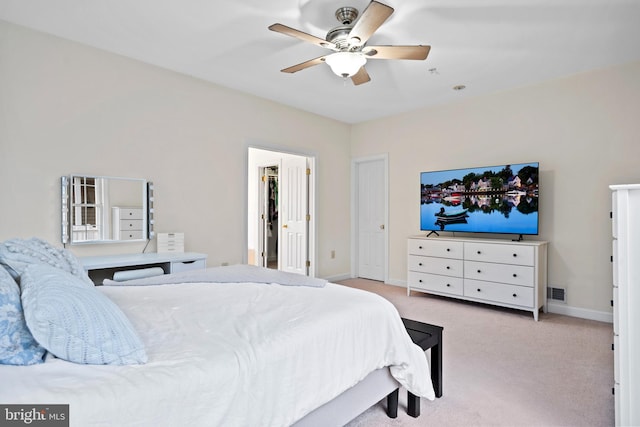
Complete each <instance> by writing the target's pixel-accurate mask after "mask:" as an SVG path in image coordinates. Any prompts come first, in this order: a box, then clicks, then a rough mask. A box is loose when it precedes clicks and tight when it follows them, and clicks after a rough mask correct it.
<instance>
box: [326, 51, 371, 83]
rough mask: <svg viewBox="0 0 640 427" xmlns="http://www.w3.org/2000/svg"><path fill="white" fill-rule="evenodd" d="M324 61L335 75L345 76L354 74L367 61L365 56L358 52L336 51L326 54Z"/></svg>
mask: <svg viewBox="0 0 640 427" xmlns="http://www.w3.org/2000/svg"><path fill="white" fill-rule="evenodd" d="M325 62H326V63H327V64H329V67H331V71H333V73H334V74H335V75H337V76H339V77H344V78H347V77H351V76H353V75H354V74H356V73H357V72H358V71H359V70H360V68H362V66H363V65H364V64H366V63H367V58H366V57H365V56H364V55H363V54H362V53H360V52H336V53H333V54H331V55H329V56H327V58H326V59H325Z"/></svg>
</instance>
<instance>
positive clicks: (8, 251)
mask: <svg viewBox="0 0 640 427" xmlns="http://www.w3.org/2000/svg"><path fill="white" fill-rule="evenodd" d="M0 264H2V265H4V266H5V267H6V268H7V270H8V271H9V273H11V274H12V275H13V278H14V279H16V280H17V281H18V282H19V281H20V279H19V277H20V276H22V273H23V272H24V269H25V268H27V266H29V265H31V264H45V265H50V266H52V267H56V268H59V269H61V270H64V271H67V272H69V273H71V274H73V275H74V276H76V277H78V278H79V279H81V280H82V281H83V282H85V283H86V284H87V286H93V282H92V281H91V279H89V276H88V275H87V272H86V271H84V268H83V267H82V265H81V264H80V261H78V258H76V257H75V255H73V254H72V253H71V252H69V251H67V250H66V249H63V248H57V247H55V246H53V245H51V244H50V243H48V242H45V241H44V240H42V239H38V238H37V237H32V238H31V239H11V240H5V241H4V242H2V244H0Z"/></svg>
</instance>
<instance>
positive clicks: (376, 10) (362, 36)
mask: <svg viewBox="0 0 640 427" xmlns="http://www.w3.org/2000/svg"><path fill="white" fill-rule="evenodd" d="M392 13H393V8H392V7H390V6H387V5H386V4H382V3H380V2H377V1H375V0H374V1H372V2H371V3H369V6H367V8H366V9H365V10H364V12H362V15H360V17H359V18H358V20H357V21H356V23H355V24H354V25H353V28H352V29H351V31H350V32H349V39H354V38H356V39H359V40H360V41H359V42H358V44H364V43H365V42H366V41H367V40H369V37H371V35H372V34H373V33H375V32H376V30H377V29H378V28H379V27H380V25H382V23H383V22H384V21H386V20H387V19H388V18H389V17H390V16H391V14H392Z"/></svg>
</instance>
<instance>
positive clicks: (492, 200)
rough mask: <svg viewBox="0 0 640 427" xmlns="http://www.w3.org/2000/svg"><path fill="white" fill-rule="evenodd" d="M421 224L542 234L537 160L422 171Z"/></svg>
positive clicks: (427, 227)
mask: <svg viewBox="0 0 640 427" xmlns="http://www.w3.org/2000/svg"><path fill="white" fill-rule="evenodd" d="M420 181H421V185H420V191H421V204H420V229H421V230H433V231H452V232H455V231H458V232H482V233H510V234H538V163H523V164H516V165H504V166H494V167H483V168H474V169H456V170H448V171H437V172H423V173H422V174H421V177H420Z"/></svg>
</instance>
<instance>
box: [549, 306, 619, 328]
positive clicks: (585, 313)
mask: <svg viewBox="0 0 640 427" xmlns="http://www.w3.org/2000/svg"><path fill="white" fill-rule="evenodd" d="M547 310H548V311H549V313H555V314H563V315H565V316H571V317H580V318H581V319H589V320H597V321H599V322H606V323H613V313H607V312H605V311H596V310H589V309H587V308H580V307H571V306H569V305H566V304H558V303H555V302H547Z"/></svg>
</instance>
